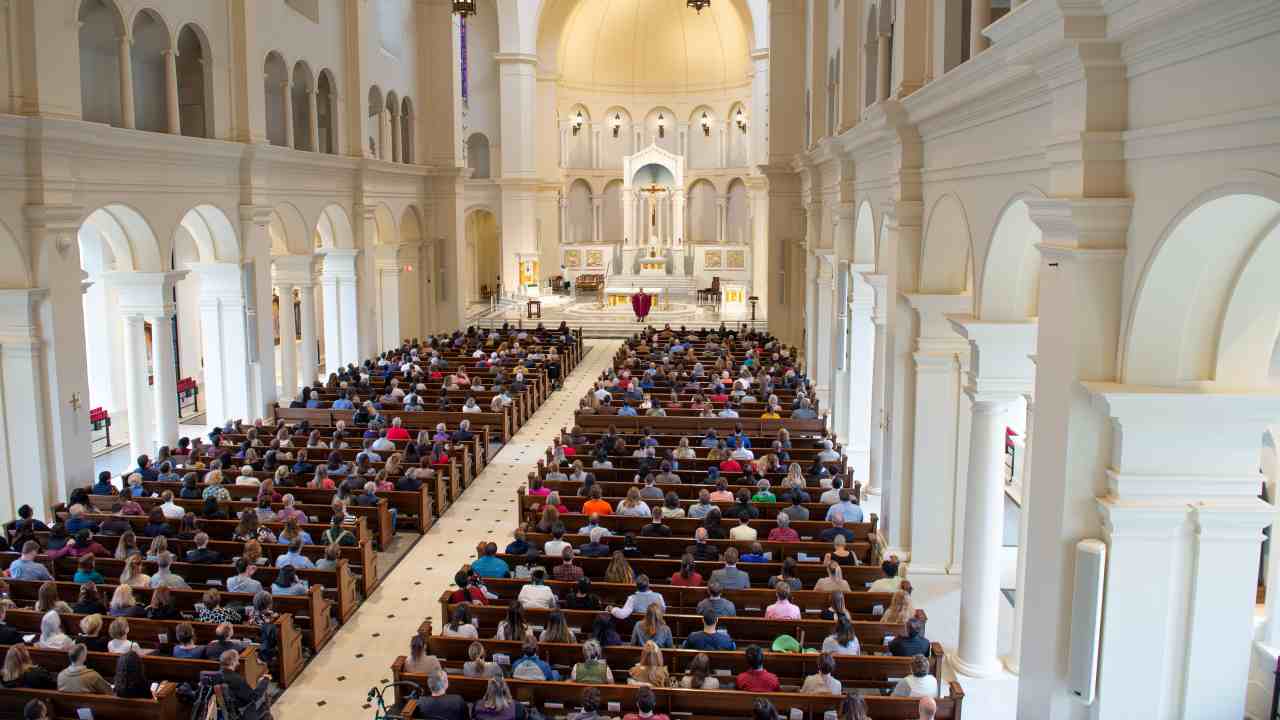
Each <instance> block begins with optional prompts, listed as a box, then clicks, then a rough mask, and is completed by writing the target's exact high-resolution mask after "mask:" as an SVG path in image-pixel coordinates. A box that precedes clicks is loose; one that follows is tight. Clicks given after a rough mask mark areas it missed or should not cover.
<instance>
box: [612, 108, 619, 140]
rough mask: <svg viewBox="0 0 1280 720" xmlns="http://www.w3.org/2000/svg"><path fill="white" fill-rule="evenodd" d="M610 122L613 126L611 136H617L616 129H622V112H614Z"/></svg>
mask: <svg viewBox="0 0 1280 720" xmlns="http://www.w3.org/2000/svg"><path fill="white" fill-rule="evenodd" d="M610 124H611V125H612V126H613V136H614V137H618V131H619V130H621V129H622V113H620V112H619V113H614V114H613V121H612V122H611V123H610Z"/></svg>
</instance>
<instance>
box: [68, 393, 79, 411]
mask: <svg viewBox="0 0 1280 720" xmlns="http://www.w3.org/2000/svg"><path fill="white" fill-rule="evenodd" d="M67 404H68V405H70V406H71V411H72V412H74V413H77V414H78V413H79V412H80V393H74V392H73V393H71V399H70V400H68V401H67Z"/></svg>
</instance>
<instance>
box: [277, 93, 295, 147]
mask: <svg viewBox="0 0 1280 720" xmlns="http://www.w3.org/2000/svg"><path fill="white" fill-rule="evenodd" d="M280 95H281V96H282V97H283V98H284V146H285V147H287V148H289V149H290V150H296V149H297V144H296V143H295V140H296V138H295V137H294V132H293V130H294V128H293V89H292V87H291V86H290V84H289V81H288V80H285V81H284V82H282V83H280Z"/></svg>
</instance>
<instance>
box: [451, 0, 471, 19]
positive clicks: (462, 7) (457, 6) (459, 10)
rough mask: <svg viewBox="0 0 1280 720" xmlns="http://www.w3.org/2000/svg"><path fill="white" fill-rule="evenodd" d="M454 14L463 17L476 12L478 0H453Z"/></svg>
mask: <svg viewBox="0 0 1280 720" xmlns="http://www.w3.org/2000/svg"><path fill="white" fill-rule="evenodd" d="M453 14H454V15H457V16H458V17H460V18H462V19H464V20H465V19H466V18H467V17H468V16H470V15H475V14H476V0H453Z"/></svg>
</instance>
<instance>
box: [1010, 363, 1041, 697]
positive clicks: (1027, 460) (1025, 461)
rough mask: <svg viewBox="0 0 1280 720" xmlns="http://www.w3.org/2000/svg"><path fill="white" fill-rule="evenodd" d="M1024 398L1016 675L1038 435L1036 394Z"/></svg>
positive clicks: (1012, 660) (1012, 656) (1015, 610)
mask: <svg viewBox="0 0 1280 720" xmlns="http://www.w3.org/2000/svg"><path fill="white" fill-rule="evenodd" d="M1033 362H1034V361H1033ZM1022 397H1023V399H1024V400H1025V401H1026V404H1027V428H1026V432H1025V434H1024V435H1023V437H1024V438H1026V439H1025V441H1024V442H1023V446H1022V447H1023V449H1022V483H1021V487H1022V502H1021V504H1020V505H1019V513H1018V565H1017V570H1016V571H1015V573H1016V574H1015V576H1014V577H1015V578H1016V579H1015V580H1014V583H1015V584H1014V594H1013V641H1012V642H1011V643H1010V644H1009V654H1008V655H1006V656H1005V657H1004V666H1005V668H1007V669H1008V670H1009V672H1011V673H1013V674H1014V675H1017V674H1018V671H1019V670H1020V669H1021V664H1020V662H1019V661H1020V659H1021V658H1022V623H1024V622H1026V606H1027V603H1026V592H1025V587H1024V586H1025V584H1026V582H1027V530H1028V528H1027V524H1028V522H1029V519H1030V517H1031V513H1029V512H1027V507H1028V505H1029V504H1030V503H1031V447H1032V445H1031V439H1032V438H1033V437H1034V435H1033V434H1032V433H1033V430H1034V429H1035V393H1034V392H1029V393H1024V394H1023V396H1022ZM1034 616H1035V613H1032V617H1034Z"/></svg>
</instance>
